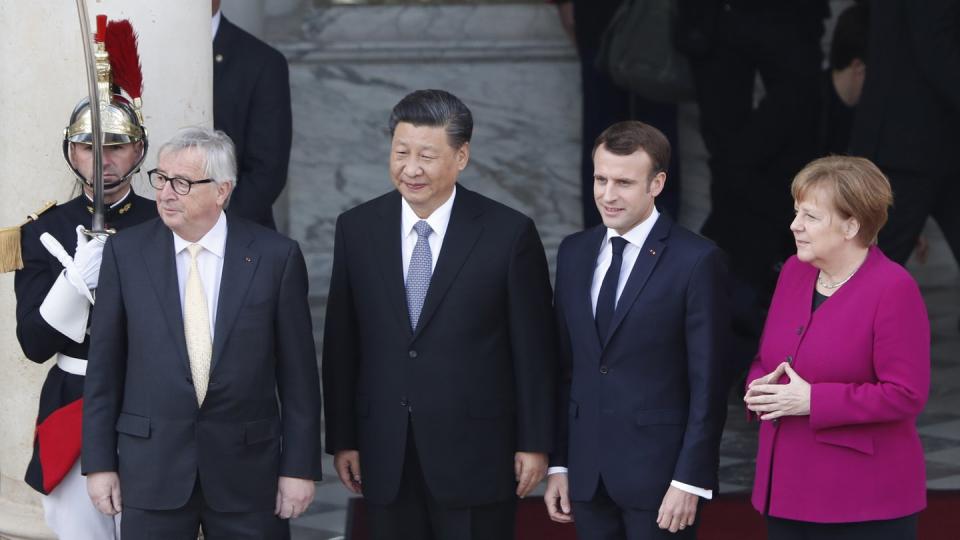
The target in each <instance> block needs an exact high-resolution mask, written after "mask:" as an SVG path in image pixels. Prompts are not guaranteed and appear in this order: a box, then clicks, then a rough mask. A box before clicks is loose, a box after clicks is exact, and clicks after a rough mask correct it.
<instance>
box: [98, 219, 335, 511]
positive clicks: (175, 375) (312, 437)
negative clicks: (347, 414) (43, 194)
mask: <svg viewBox="0 0 960 540" xmlns="http://www.w3.org/2000/svg"><path fill="white" fill-rule="evenodd" d="M173 249H174V248H173V234H172V233H171V231H170V230H169V229H168V228H167V227H166V226H165V225H164V224H163V222H162V221H160V219H154V220H151V221H148V222H146V223H144V224H142V225H139V226H137V227H134V228H131V229H127V230H125V231H123V232H121V233H119V234H117V235H116V236H114V237H113V238H111V239H110V240H109V241H108V242H107V246H106V248H105V250H104V255H103V266H102V268H101V273H100V284H99V288H98V289H97V303H96V306H95V307H94V312H93V328H92V332H91V339H90V363H89V365H88V369H87V380H86V387H85V388H84V407H83V454H82V468H83V473H84V474H89V473H92V472H98V471H119V473H120V485H121V491H122V494H123V503H124V505H127V506H132V507H135V508H144V509H150V510H167V509H174V508H179V507H181V506H183V505H184V504H185V503H186V502H187V500H188V499H189V498H190V495H191V493H192V492H193V488H194V483H195V480H196V478H197V475H199V477H200V482H201V484H202V485H203V494H204V497H205V499H206V503H207V504H209V505H210V507H212V508H213V509H215V510H217V511H220V512H251V511H264V510H272V509H273V507H274V503H275V499H276V493H277V477H278V476H279V475H282V476H292V477H298V478H312V479H319V478H320V455H321V450H320V437H319V432H320V389H319V386H320V384H319V379H318V373H317V363H316V356H315V351H314V343H313V333H312V329H311V323H310V310H309V307H308V304H307V274H306V266H305V264H304V260H303V256H302V255H301V253H300V248H299V247H298V246H297V244H296V242H294V241H292V240H290V239H288V238H286V237H284V236H281V235H279V234H277V233H275V232H273V231H271V230H269V229H265V228H263V227H260V226H258V225H256V224H254V223H250V222H248V221H245V220H242V219H240V218H235V217H228V220H227V243H226V250H225V252H224V261H223V273H222V275H221V284H220V296H219V301H218V306H217V317H216V329H215V331H214V343H213V359H212V363H211V373H210V383H209V386H208V391H207V395H206V399H205V400H204V402H203V406H202V407H199V408H198V407H197V399H196V394H195V393H194V388H193V383H192V381H191V377H190V361H189V358H188V356H187V348H186V343H185V340H184V335H183V319H182V314H181V309H180V296H179V289H178V282H177V270H176V263H175V260H174V251H173ZM118 452H119V456H118Z"/></svg>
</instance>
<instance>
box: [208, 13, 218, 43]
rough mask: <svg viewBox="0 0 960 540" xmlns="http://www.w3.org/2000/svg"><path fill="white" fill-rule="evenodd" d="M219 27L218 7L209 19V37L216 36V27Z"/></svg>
mask: <svg viewBox="0 0 960 540" xmlns="http://www.w3.org/2000/svg"><path fill="white" fill-rule="evenodd" d="M219 28H220V10H219V9H218V10H217V12H216V13H214V14H213V18H212V20H211V21H210V39H213V38H215V37H217V29H219Z"/></svg>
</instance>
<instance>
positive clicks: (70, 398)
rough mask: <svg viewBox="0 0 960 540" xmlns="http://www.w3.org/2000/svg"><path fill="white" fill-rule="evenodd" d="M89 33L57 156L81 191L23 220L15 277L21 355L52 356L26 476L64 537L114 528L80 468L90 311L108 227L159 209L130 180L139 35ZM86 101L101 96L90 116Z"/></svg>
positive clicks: (140, 131) (140, 137) (104, 29)
mask: <svg viewBox="0 0 960 540" xmlns="http://www.w3.org/2000/svg"><path fill="white" fill-rule="evenodd" d="M94 39H95V55H94V56H95V58H96V61H95V64H96V71H97V74H96V76H97V91H96V92H91V94H93V96H94V97H93V98H92V99H91V97H87V98H84V99H82V100H81V101H80V102H79V103H78V104H77V106H76V107H75V108H74V110H73V113H72V114H71V115H70V119H69V122H68V125H67V127H66V129H65V132H64V136H63V156H64V159H66V161H67V164H68V165H69V166H70V169H71V170H72V171H73V173H74V174H75V175H76V179H77V181H78V185H79V188H80V189H81V190H82V193H81V194H80V195H79V196H78V197H76V198H74V199H72V200H70V201H69V202H67V203H65V204H62V205H60V206H56V205H55V204H54V203H48V204H47V205H45V207H44V208H43V209H41V210H40V211H39V212H37V213H36V214H34V215H32V216H31V221H29V222H28V223H26V224H25V225H23V226H22V228H21V231H20V233H21V234H20V237H21V248H20V255H21V257H22V268H20V269H19V270H18V271H17V273H16V279H15V282H14V283H15V285H14V286H15V290H16V297H17V339H18V340H19V341H20V346H21V347H22V348H23V352H24V354H25V355H26V357H27V358H29V359H30V360H32V361H34V362H37V363H38V364H39V363H44V362H46V361H47V360H48V359H50V358H55V360H56V365H55V366H53V367H52V368H51V369H50V371H49V372H48V374H47V378H46V381H45V382H44V384H43V389H42V391H41V393H40V404H39V412H38V415H37V424H36V431H35V436H34V443H33V458H32V459H31V461H30V464H29V466H28V467H27V473H26V482H27V483H28V484H29V485H30V486H32V487H33V488H34V489H36V490H37V491H39V492H40V493H42V494H43V495H44V497H43V507H44V514H45V518H46V522H47V524H48V525H49V526H50V528H51V529H52V530H53V531H54V532H55V533H56V534H57V536H58V537H59V538H60V539H66V540H79V539H84V540H86V539H90V540H94V539H96V540H99V539H104V538H115V537H116V535H117V532H116V527H115V521H114V518H113V517H110V516H105V515H103V514H101V513H100V512H98V511H97V510H96V508H94V506H93V505H92V504H91V502H90V499H89V497H88V496H87V489H86V482H85V481H84V479H83V478H82V477H81V475H80V464H79V459H78V458H79V455H80V443H81V417H82V414H81V408H82V406H83V405H82V399H81V398H82V396H83V384H84V375H85V373H86V368H87V360H86V358H87V347H88V344H89V335H88V319H89V314H90V309H91V307H92V305H93V303H94V301H95V299H96V288H97V280H98V275H99V273H100V259H101V255H102V253H103V246H104V242H105V240H106V237H107V235H108V234H109V233H111V232H113V231H115V230H119V229H123V228H126V227H130V226H132V225H135V224H138V223H141V222H144V221H146V220H148V219H151V218H155V217H157V210H156V205H155V204H154V202H153V201H152V200H150V199H146V198H144V197H140V196H139V195H137V194H135V193H134V192H133V189H132V187H131V185H130V182H131V178H132V176H133V175H134V173H136V172H137V171H139V169H140V165H141V163H142V162H143V160H144V157H145V156H146V153H147V133H146V129H145V128H144V126H143V119H142V115H141V111H140V94H141V91H142V82H141V81H142V77H141V72H140V66H139V60H138V56H137V51H136V37H135V35H134V33H133V29H132V27H131V26H130V23H129V22H127V21H111V22H110V23H109V24H107V21H106V18H105V17H104V16H100V17H99V18H98V24H97V33H96V37H95V38H94ZM90 86H91V87H92V86H93V85H92V84H91V85H90ZM121 89H122V90H123V91H125V92H126V94H127V95H128V96H129V99H128V98H127V97H124V96H123V95H121V93H120V92H121ZM91 101H96V102H98V103H99V107H97V108H96V109H97V110H96V111H95V112H96V113H97V114H91V107H90V103H91ZM97 116H99V129H95V128H96V127H97V125H96V122H97V118H96V117H97ZM98 139H99V140H98ZM100 141H102V144H100ZM97 162H101V164H100V166H96V165H95V164H96V163H97ZM98 176H99V177H100V178H97V177H98ZM98 184H99V185H98ZM41 214H42V215H41ZM18 266H19V265H18Z"/></svg>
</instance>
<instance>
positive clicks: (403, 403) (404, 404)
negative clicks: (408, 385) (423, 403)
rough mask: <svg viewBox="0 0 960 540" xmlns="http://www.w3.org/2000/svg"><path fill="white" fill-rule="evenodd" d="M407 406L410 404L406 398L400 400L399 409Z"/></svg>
mask: <svg viewBox="0 0 960 540" xmlns="http://www.w3.org/2000/svg"><path fill="white" fill-rule="evenodd" d="M408 405H410V402H409V401H407V398H401V399H400V406H401V407H407V406H408Z"/></svg>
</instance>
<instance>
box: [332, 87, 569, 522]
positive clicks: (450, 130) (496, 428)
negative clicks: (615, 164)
mask: <svg viewBox="0 0 960 540" xmlns="http://www.w3.org/2000/svg"><path fill="white" fill-rule="evenodd" d="M472 130H473V119H472V116H471V114H470V110H469V109H468V108H467V107H466V105H464V104H463V103H462V102H461V101H460V100H459V99H457V98H456V97H455V96H453V95H451V94H450V93H448V92H445V91H442V90H420V91H416V92H413V93H411V94H409V95H408V96H406V97H405V98H403V99H402V100H401V101H400V102H399V103H398V104H397V105H396V106H395V107H394V109H393V113H392V115H391V117H390V132H391V133H392V136H393V140H392V144H391V150H390V176H391V179H392V181H393V184H394V186H396V191H393V192H391V193H388V194H386V195H383V196H381V197H378V198H376V199H373V200H372V201H369V202H367V203H364V204H361V205H360V206H357V207H356V208H353V209H351V210H349V211H347V212H345V213H343V214H342V215H341V216H340V217H339V218H338V220H337V228H336V240H335V244H334V262H333V276H332V278H331V282H330V296H329V299H328V303H327V317H326V329H325V331H324V350H323V385H324V391H325V392H326V397H325V400H326V435H327V452H330V453H332V454H334V466H335V468H336V469H337V473H338V474H339V475H340V480H341V481H342V482H343V484H344V485H345V486H346V487H347V488H348V489H350V490H351V491H353V492H355V493H360V492H361V491H362V493H363V496H364V498H365V499H366V503H367V517H368V520H369V521H368V522H369V526H370V529H371V533H372V538H375V539H397V540H405V539H412V538H417V539H420V538H424V539H430V538H436V539H457V540H459V539H474V540H479V539H489V540H503V539H505V538H512V537H513V530H514V512H515V505H516V504H515V503H516V497H517V496H520V497H523V496H525V495H526V494H528V493H529V492H530V490H531V489H533V487H534V486H536V484H537V483H538V482H539V481H540V480H541V479H542V478H543V475H544V473H545V472H546V466H547V452H549V451H550V448H551V445H552V442H553V408H554V402H553V396H554V383H553V381H554V372H555V370H554V363H555V361H556V358H555V354H554V351H555V345H554V338H555V335H554V326H553V314H552V309H551V305H550V304H551V299H550V282H549V276H548V271H547V261H546V257H545V256H544V252H543V246H542V245H541V243H540V237H539V235H538V234H537V230H536V227H535V226H534V224H533V221H532V220H531V219H530V218H528V217H526V216H524V215H523V214H520V213H519V212H516V211H515V210H512V209H510V208H507V207H506V206H504V205H502V204H499V203H497V202H495V201H492V200H490V199H488V198H486V197H483V196H481V195H479V194H477V193H474V192H473V191H470V190H468V189H466V188H464V187H463V186H460V185H458V184H457V177H458V176H459V174H460V171H462V170H463V169H464V168H465V167H466V166H467V163H468V161H469V159H470V137H471V133H472ZM361 468H362V475H361Z"/></svg>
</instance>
